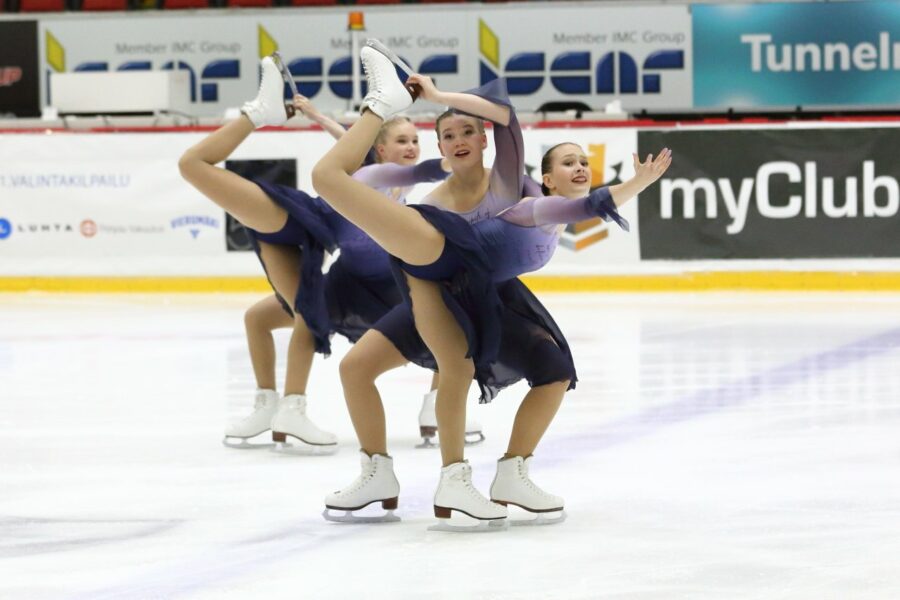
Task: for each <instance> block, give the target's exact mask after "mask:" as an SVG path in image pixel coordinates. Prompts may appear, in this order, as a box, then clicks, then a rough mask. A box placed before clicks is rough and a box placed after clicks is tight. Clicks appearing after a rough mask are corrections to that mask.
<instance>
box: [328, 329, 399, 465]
mask: <svg viewBox="0 0 900 600" xmlns="http://www.w3.org/2000/svg"><path fill="white" fill-rule="evenodd" d="M406 362H407V361H406V359H405V358H404V357H403V355H402V354H400V352H399V351H398V350H397V348H396V347H395V346H394V345H393V344H392V343H391V342H390V341H389V340H388V339H387V338H386V337H384V334H382V333H381V332H380V331H376V330H375V329H370V330H369V331H367V332H366V333H365V334H364V335H363V336H362V337H361V338H360V339H359V341H357V342H356V344H354V346H353V348H351V349H350V351H349V352H348V353H347V355H346V356H345V357H344V359H343V360H342V361H341V365H340V372H341V383H342V384H343V386H344V398H345V399H346V401H347V409H348V410H349V411H350V420H351V421H352V422H353V428H354V429H355V430H356V437H357V438H359V446H360V448H362V449H363V450H364V451H365V452H366V453H367V454H368V455H369V456H372V455H375V454H385V455H386V454H387V433H386V427H385V418H384V404H383V403H382V401H381V395H380V394H379V393H378V388H377V387H376V386H375V380H376V379H377V378H378V377H379V376H380V375H381V374H383V373H386V372H388V371H390V370H392V369H396V368H397V367H402V366H403V365H405V364H406Z"/></svg>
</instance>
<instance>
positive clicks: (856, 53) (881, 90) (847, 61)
mask: <svg viewBox="0 0 900 600" xmlns="http://www.w3.org/2000/svg"><path fill="white" fill-rule="evenodd" d="M692 21H693V38H694V46H693V56H694V106H695V107H698V108H702V107H715V108H727V107H733V108H753V107H795V106H808V107H813V106H831V107H835V106H842V107H856V106H859V107H867V106H890V105H900V2H866V1H864V2H800V3H772V4H738V5H734V4H732V5H706V4H705V5H694V6H693V7H692Z"/></svg>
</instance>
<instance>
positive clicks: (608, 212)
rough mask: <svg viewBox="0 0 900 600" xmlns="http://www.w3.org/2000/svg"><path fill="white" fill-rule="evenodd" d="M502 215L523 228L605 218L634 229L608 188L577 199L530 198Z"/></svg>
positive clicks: (625, 228) (558, 197) (625, 227)
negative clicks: (621, 212) (620, 212)
mask: <svg viewBox="0 0 900 600" xmlns="http://www.w3.org/2000/svg"><path fill="white" fill-rule="evenodd" d="M498 216H499V217H500V218H501V219H503V220H504V221H507V222H509V223H513V224H515V225H521V226H523V227H542V226H544V225H565V224H569V223H578V222H580V221H587V220H588V219H593V218H594V217H600V218H602V219H603V220H604V221H615V222H616V224H617V225H618V226H619V227H621V228H622V229H624V230H625V231H628V230H629V229H630V226H629V224H628V221H626V220H625V218H624V217H622V215H620V214H619V212H618V211H617V210H616V204H615V202H613V199H612V195H611V194H610V192H609V188H608V187H602V188H597V189H596V190H594V191H593V192H591V193H590V195H588V196H585V197H584V198H579V199H577V200H570V199H568V198H566V197H564V196H542V197H540V198H526V199H525V200H522V201H521V202H519V203H518V204H516V205H515V206H513V207H510V208H508V209H506V210H505V211H503V212H502V213H500V214H499V215H498Z"/></svg>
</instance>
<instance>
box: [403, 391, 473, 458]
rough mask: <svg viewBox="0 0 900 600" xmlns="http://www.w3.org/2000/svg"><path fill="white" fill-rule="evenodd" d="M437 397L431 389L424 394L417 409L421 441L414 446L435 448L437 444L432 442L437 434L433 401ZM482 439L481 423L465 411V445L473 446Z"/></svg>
mask: <svg viewBox="0 0 900 600" xmlns="http://www.w3.org/2000/svg"><path fill="white" fill-rule="evenodd" d="M436 398H437V392H436V391H435V390H432V391H430V392H428V393H427V394H425V398H424V400H423V401H422V410H420V411H419V434H420V435H421V436H422V443H421V444H418V445H417V446H416V448H437V447H438V445H437V444H434V443H432V440H433V439H434V437H435V436H436V435H437V432H438V427H437V415H436V414H435V412H434V401H435V399H436ZM483 441H484V434H483V433H482V431H481V423H479V422H478V421H476V420H475V419H474V418H472V417H471V416H470V415H469V414H468V411H467V412H466V446H473V445H475V444H480V443H481V442H483Z"/></svg>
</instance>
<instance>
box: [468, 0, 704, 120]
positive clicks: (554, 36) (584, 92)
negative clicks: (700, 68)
mask: <svg viewBox="0 0 900 600" xmlns="http://www.w3.org/2000/svg"><path fill="white" fill-rule="evenodd" d="M478 13H480V14H478ZM476 26H477V28H478V38H477V42H478V43H477V46H473V47H472V49H471V51H472V52H476V53H477V57H467V60H472V59H475V60H477V63H478V70H479V83H484V82H485V81H487V80H490V79H493V78H494V77H496V76H505V77H506V78H507V79H508V80H509V88H510V95H511V96H512V98H513V102H514V103H515V105H516V107H517V108H519V109H520V110H532V111H534V110H539V109H540V108H541V107H542V106H544V105H546V104H549V103H554V102H580V103H582V104H583V105H585V106H587V107H589V108H592V109H603V107H604V106H605V105H606V104H607V103H609V102H611V101H613V100H621V102H622V106H623V107H624V108H625V109H626V110H630V111H637V110H640V109H644V108H646V109H659V108H665V109H679V108H680V109H687V108H690V107H691V106H692V104H693V100H692V91H691V82H692V70H691V64H692V58H691V17H690V13H689V10H688V7H687V6H638V7H629V6H621V5H620V6H599V5H597V4H582V5H570V6H558V5H554V4H553V3H542V4H540V5H530V4H518V5H516V6H515V8H504V9H502V10H497V11H473V23H471V24H470V27H476Z"/></svg>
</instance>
